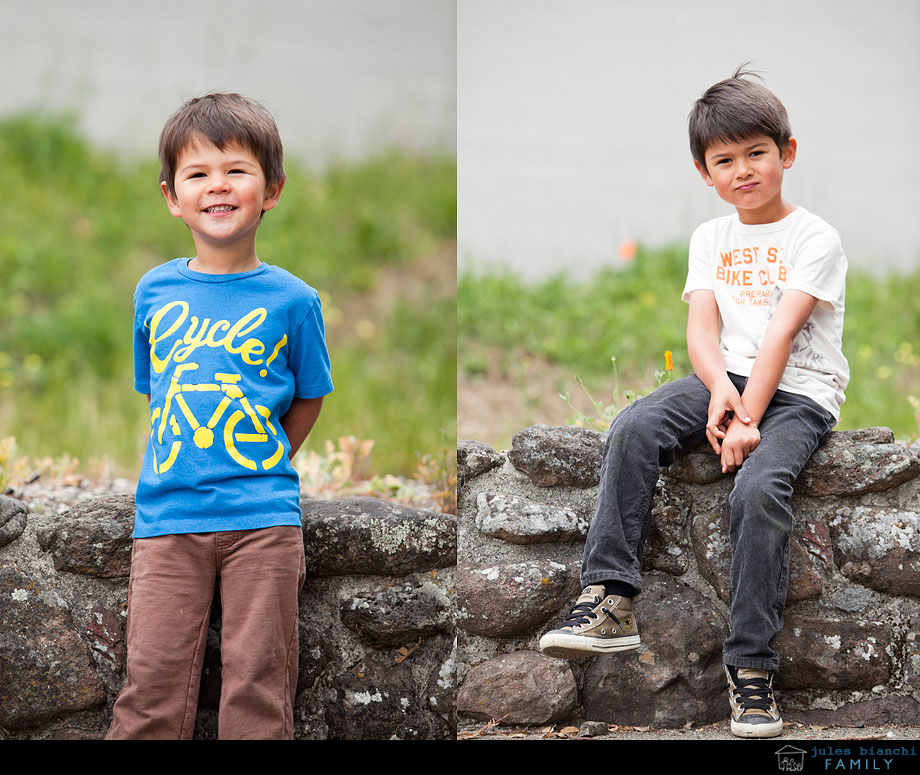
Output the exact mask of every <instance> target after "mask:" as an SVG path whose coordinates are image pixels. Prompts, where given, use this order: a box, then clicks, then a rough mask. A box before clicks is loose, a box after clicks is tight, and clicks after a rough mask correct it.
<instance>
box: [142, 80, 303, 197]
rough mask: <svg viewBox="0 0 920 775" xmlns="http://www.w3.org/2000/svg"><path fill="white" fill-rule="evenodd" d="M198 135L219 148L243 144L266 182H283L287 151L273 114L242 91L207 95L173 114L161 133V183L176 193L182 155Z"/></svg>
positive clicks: (197, 98) (190, 102)
mask: <svg viewBox="0 0 920 775" xmlns="http://www.w3.org/2000/svg"><path fill="white" fill-rule="evenodd" d="M196 135H201V136H202V137H204V138H206V139H208V140H209V141H210V142H212V143H214V145H216V146H217V147H218V148H219V149H220V150H224V148H226V147H227V146H228V145H231V144H233V143H238V144H239V145H242V146H243V147H244V148H247V149H248V150H249V151H251V152H252V154H253V156H255V157H256V159H258V161H259V164H260V165H261V166H262V173H263V174H264V175H265V182H266V184H268V185H272V184H273V183H283V182H284V180H285V175H284V165H283V162H284V151H283V148H282V146H281V136H280V135H279V134H278V127H277V125H276V124H275V120H274V119H273V118H272V116H271V114H270V113H269V112H268V111H267V110H266V109H265V108H264V107H262V106H261V105H260V104H259V103H257V102H255V101H254V100H251V99H249V98H248V97H243V96H242V95H240V94H230V93H213V94H205V95H204V96H202V97H194V98H192V99H190V100H189V101H188V102H186V103H185V104H184V105H183V106H182V107H181V108H179V110H177V111H176V112H175V113H173V114H172V115H171V116H170V117H169V120H168V121H167V122H166V125H165V126H164V127H163V131H162V132H161V133H160V182H161V183H165V184H166V186H167V188H168V189H169V192H170V193H171V194H172V195H173V196H175V194H176V190H175V177H176V162H177V161H178V159H179V154H180V153H182V151H183V150H185V148H187V147H188V146H189V145H190V144H192V143H194V142H195V136H196Z"/></svg>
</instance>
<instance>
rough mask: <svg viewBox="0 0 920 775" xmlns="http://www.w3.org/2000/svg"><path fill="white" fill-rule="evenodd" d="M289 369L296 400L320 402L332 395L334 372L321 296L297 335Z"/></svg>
mask: <svg viewBox="0 0 920 775" xmlns="http://www.w3.org/2000/svg"><path fill="white" fill-rule="evenodd" d="M288 366H289V367H290V369H291V371H292V372H293V373H294V397H295V398H319V397H320V396H325V395H327V394H328V393H331V392H332V372H331V369H330V365H329V351H328V350H327V349H326V329H325V326H324V325H323V309H322V303H321V302H320V300H319V296H316V297H315V298H314V300H313V302H312V304H311V305H310V309H309V310H308V312H307V314H306V316H305V317H304V319H303V322H302V323H301V324H300V327H299V328H298V329H297V331H296V332H295V333H294V336H293V338H292V340H291V349H290V352H289V354H288Z"/></svg>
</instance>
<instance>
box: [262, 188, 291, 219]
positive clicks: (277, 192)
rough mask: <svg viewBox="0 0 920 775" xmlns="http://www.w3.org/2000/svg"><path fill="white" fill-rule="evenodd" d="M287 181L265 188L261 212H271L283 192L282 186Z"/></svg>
mask: <svg viewBox="0 0 920 775" xmlns="http://www.w3.org/2000/svg"><path fill="white" fill-rule="evenodd" d="M286 182H287V181H285V180H282V181H281V182H280V183H272V184H271V185H268V186H266V187H265V198H264V199H263V200H262V212H263V213H264V212H265V211H266V210H271V209H272V208H273V207H274V206H275V205H276V204H278V200H279V199H281V192H282V191H283V190H284V184H285V183H286Z"/></svg>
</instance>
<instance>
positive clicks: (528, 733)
mask: <svg viewBox="0 0 920 775" xmlns="http://www.w3.org/2000/svg"><path fill="white" fill-rule="evenodd" d="M589 725H590V726H589ZM604 726H606V727H607V732H606V733H603V731H602V728H603V727H604ZM592 728H593V731H594V732H596V731H601V734H591V732H592ZM586 733H587V734H586ZM457 737H458V739H460V740H646V741H651V740H738V738H736V737H735V736H734V735H732V733H731V732H730V731H729V728H728V722H727V721H726V722H724V723H719V724H710V725H709V726H705V727H698V728H695V729H646V728H643V727H619V726H615V725H613V724H610V725H605V724H603V722H586V723H585V724H582V725H581V727H559V726H555V727H541V728H537V727H502V726H491V725H490V724H482V723H480V724H463V725H462V726H461V727H460V728H459V729H458V731H457ZM792 740H796V741H811V742H812V743H814V742H816V741H828V740H834V741H845V740H868V741H879V742H876V743H873V745H875V746H876V747H880V746H882V745H886V744H887V742H888V741H892V740H900V741H905V740H906V741H920V726H888V727H827V726H812V725H806V724H801V723H798V722H795V721H787V722H786V723H785V726H784V728H783V734H782V736H781V737H778V738H773V741H774V742H781V743H782V742H786V741H792ZM801 747H802V748H805V747H806V746H801ZM918 769H920V759H918Z"/></svg>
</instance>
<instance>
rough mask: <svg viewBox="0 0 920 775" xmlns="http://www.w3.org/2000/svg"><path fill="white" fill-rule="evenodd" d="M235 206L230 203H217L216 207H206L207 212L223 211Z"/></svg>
mask: <svg viewBox="0 0 920 775" xmlns="http://www.w3.org/2000/svg"><path fill="white" fill-rule="evenodd" d="M232 209H233V208H232V207H231V206H230V205H217V206H215V207H206V208H205V210H206V212H209V213H223V212H226V211H227V210H232Z"/></svg>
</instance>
